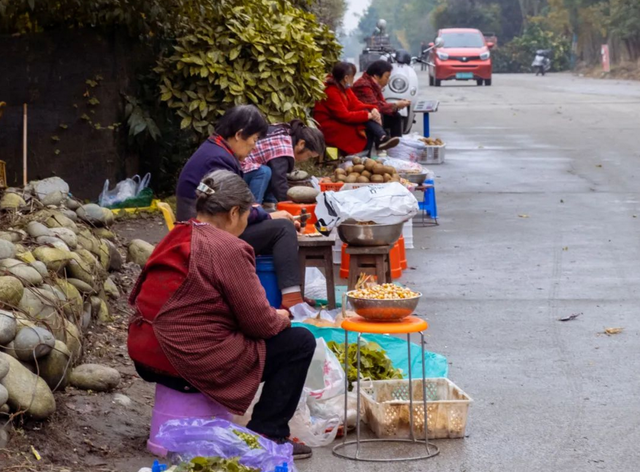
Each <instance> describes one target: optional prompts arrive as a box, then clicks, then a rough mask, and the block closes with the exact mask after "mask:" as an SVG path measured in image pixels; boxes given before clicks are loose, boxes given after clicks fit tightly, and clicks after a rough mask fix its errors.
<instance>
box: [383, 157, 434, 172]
mask: <svg viewBox="0 0 640 472" xmlns="http://www.w3.org/2000/svg"><path fill="white" fill-rule="evenodd" d="M384 165H385V166H391V167H393V168H394V169H396V170H397V171H398V172H413V173H418V174H423V173H428V172H429V170H428V169H427V168H426V167H422V166H421V165H420V164H418V163H417V162H411V161H406V160H404V159H394V158H388V159H385V161H384Z"/></svg>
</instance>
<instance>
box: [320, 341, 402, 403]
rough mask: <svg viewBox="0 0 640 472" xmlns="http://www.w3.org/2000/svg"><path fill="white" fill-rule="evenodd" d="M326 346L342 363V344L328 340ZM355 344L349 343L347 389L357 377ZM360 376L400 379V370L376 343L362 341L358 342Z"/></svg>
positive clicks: (351, 387)
mask: <svg viewBox="0 0 640 472" xmlns="http://www.w3.org/2000/svg"><path fill="white" fill-rule="evenodd" d="M327 346H328V347H329V349H331V351H332V352H333V353H334V354H335V355H336V357H337V358H338V360H339V361H340V364H341V365H344V354H345V353H344V344H342V343H340V344H338V343H336V342H335V341H329V342H328V343H327ZM356 347H357V346H356V344H349V352H348V363H349V369H348V372H347V378H348V379H349V390H350V391H351V390H352V389H353V382H355V381H356V379H357V378H358V370H357V350H356ZM360 376H361V378H369V379H371V380H391V379H401V378H402V370H401V369H396V368H394V367H393V364H392V363H391V360H390V359H389V358H388V357H387V352H386V351H385V350H384V349H382V348H381V347H380V346H379V345H378V344H376V343H367V342H362V343H361V344H360Z"/></svg>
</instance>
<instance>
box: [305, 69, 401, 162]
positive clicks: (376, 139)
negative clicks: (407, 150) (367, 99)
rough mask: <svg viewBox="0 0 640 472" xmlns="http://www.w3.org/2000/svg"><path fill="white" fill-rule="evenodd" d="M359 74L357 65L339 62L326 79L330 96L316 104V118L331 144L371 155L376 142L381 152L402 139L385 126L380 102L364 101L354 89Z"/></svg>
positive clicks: (347, 152) (327, 91) (344, 149)
mask: <svg viewBox="0 0 640 472" xmlns="http://www.w3.org/2000/svg"><path fill="white" fill-rule="evenodd" d="M355 75H356V66H354V65H353V64H350V63H349V62H338V63H337V64H336V65H335V66H334V67H333V71H332V72H331V75H330V76H329V77H328V78H327V81H326V82H325V93H326V94H327V97H326V98H325V99H324V100H322V101H319V102H317V103H316V106H315V108H314V111H313V117H314V119H315V120H316V121H317V122H318V125H319V126H320V130H321V131H322V132H323V133H324V137H325V140H326V142H327V145H328V146H333V147H336V148H338V149H339V150H340V151H342V152H344V153H346V154H358V153H361V152H363V151H366V152H367V153H368V154H370V153H371V150H372V148H373V146H374V145H376V147H377V148H378V149H379V150H381V151H382V150H386V149H390V148H392V147H394V146H397V145H398V143H399V142H400V140H399V139H398V138H397V137H389V135H388V134H387V132H386V131H385V130H384V128H383V127H382V117H381V115H380V112H379V111H378V110H377V105H376V104H371V103H362V102H361V101H360V100H358V97H356V95H355V94H354V93H353V91H352V90H351V87H352V85H353V80H354V78H355Z"/></svg>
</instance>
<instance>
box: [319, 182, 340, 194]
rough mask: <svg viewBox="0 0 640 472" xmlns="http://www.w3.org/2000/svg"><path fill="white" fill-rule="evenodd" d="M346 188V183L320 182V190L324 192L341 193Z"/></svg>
mask: <svg viewBox="0 0 640 472" xmlns="http://www.w3.org/2000/svg"><path fill="white" fill-rule="evenodd" d="M343 186H344V182H335V183H333V182H320V190H321V191H322V192H331V191H333V192H339V191H340V189H341V188H342V187H343Z"/></svg>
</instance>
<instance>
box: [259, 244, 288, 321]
mask: <svg viewBox="0 0 640 472" xmlns="http://www.w3.org/2000/svg"><path fill="white" fill-rule="evenodd" d="M256 272H257V274H258V278H259V279H260V283H261V284H262V287H264V291H265V292H267V300H269V305H271V306H272V307H274V308H280V306H281V305H282V292H280V287H278V276H277V275H276V269H275V267H274V265H273V257H272V256H258V257H256Z"/></svg>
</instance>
